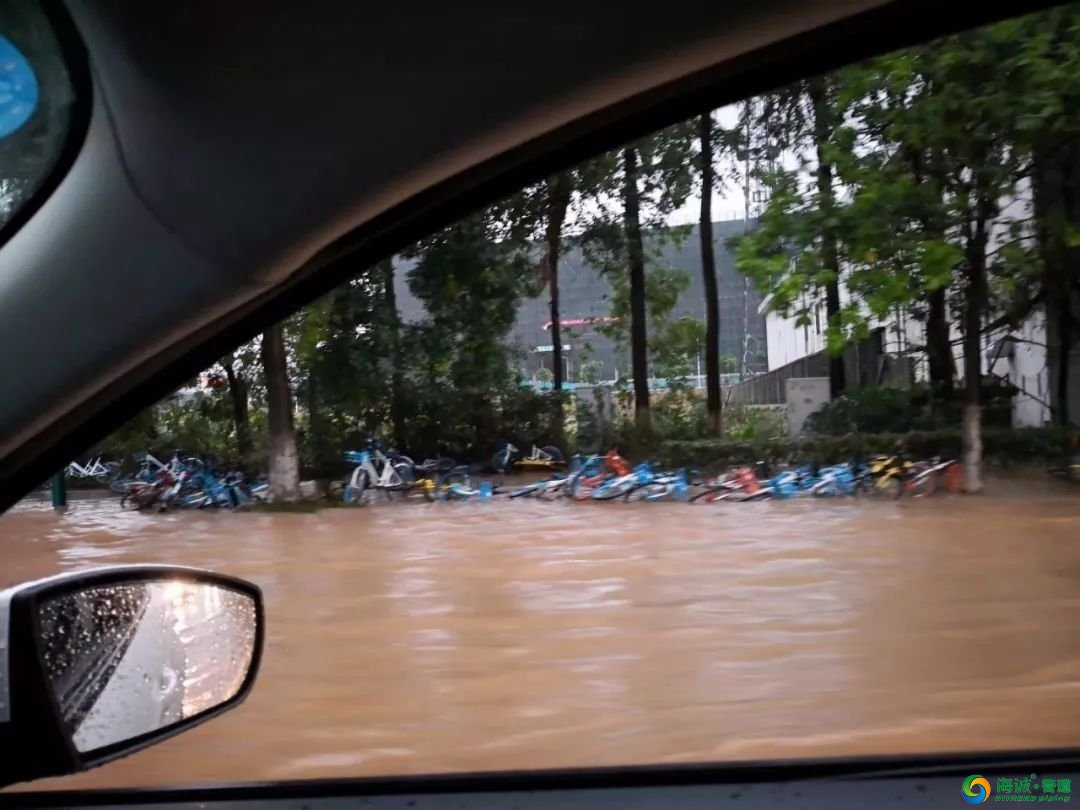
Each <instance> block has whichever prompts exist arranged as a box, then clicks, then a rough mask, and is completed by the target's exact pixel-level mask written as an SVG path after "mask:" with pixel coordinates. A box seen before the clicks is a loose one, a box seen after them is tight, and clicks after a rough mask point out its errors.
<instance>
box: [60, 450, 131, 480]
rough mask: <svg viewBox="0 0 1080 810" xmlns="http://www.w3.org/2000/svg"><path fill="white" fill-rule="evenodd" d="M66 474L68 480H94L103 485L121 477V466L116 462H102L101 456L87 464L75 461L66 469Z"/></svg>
mask: <svg viewBox="0 0 1080 810" xmlns="http://www.w3.org/2000/svg"><path fill="white" fill-rule="evenodd" d="M64 474H65V475H66V476H67V477H68V478H78V479H88V478H92V479H94V480H95V481H98V482H100V483H102V484H106V483H108V482H109V481H112V480H114V479H115V478H116V477H117V476H118V475H120V465H119V464H118V463H116V462H115V461H102V460H101V456H100V455H99V456H98V457H97V458H95V459H93V460H92V461H88V462H87V463H86V464H80V463H79V462H77V461H73V462H71V463H70V464H68V465H67V467H65V468H64Z"/></svg>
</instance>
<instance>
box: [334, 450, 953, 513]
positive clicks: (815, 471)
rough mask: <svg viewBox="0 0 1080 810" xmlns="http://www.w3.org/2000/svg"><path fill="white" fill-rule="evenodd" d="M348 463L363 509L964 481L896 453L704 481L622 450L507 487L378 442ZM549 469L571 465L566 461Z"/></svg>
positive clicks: (770, 494) (912, 489) (717, 496)
mask: <svg viewBox="0 0 1080 810" xmlns="http://www.w3.org/2000/svg"><path fill="white" fill-rule="evenodd" d="M345 458H346V460H347V461H349V462H350V463H352V464H354V465H355V467H354V469H353V472H352V475H351V476H350V478H349V480H348V481H347V482H342V483H341V485H340V487H341V495H342V498H343V500H344V502H345V503H347V504H353V503H361V502H363V501H364V500H365V499H366V498H368V497H370V495H371V494H372V493H373V492H375V491H382V492H384V493H385V494H386V496H387V497H394V496H395V495H400V496H402V497H404V498H409V497H420V498H423V499H424V500H427V501H467V500H471V499H479V500H490V499H492V498H495V497H506V498H509V499H518V498H538V499H542V500H558V499H561V498H568V499H573V500H578V501H584V500H595V501H616V500H623V501H664V500H674V501H687V502H691V503H697V502H706V503H709V502H718V501H760V500H771V499H786V498H795V497H816V498H835V497H844V496H852V497H854V496H863V497H873V498H882V499H886V498H887V499H897V498H901V497H912V498H922V497H926V496H928V495H931V494H933V493H934V492H935V491H937V490H938V489H939V488H940V487H944V488H947V489H949V490H952V491H958V490H959V488H960V486H961V477H962V476H961V469H960V466H959V465H958V464H957V463H956V461H955V460H951V459H949V460H943V459H940V458H934V459H928V460H918V461H916V460H911V459H908V458H905V457H902V456H901V455H899V454H897V455H882V456H877V457H874V458H872V459H870V460H868V461H865V462H848V463H842V464H834V465H828V466H814V465H803V466H798V467H791V468H785V469H782V470H779V471H775V472H774V471H772V470H770V469H769V467H768V465H766V464H764V463H760V462H759V463H757V464H754V465H748V466H742V467H736V468H735V469H732V470H730V471H729V472H727V473H724V474H722V475H719V476H715V477H711V478H701V477H700V476H699V474H698V473H697V471H695V470H687V469H678V470H665V469H662V468H659V467H658V466H657V465H655V464H653V463H652V462H648V461H646V462H642V463H640V464H637V465H631V464H630V462H628V461H627V460H626V459H625V458H623V457H622V456H621V455H620V454H619V453H618V451H616V450H611V451H609V452H608V453H606V454H604V455H599V454H596V455H590V456H574V457H573V458H572V459H571V460H570V462H569V465H568V466H569V469H568V470H567V471H565V472H553V473H552V474H551V475H550V476H548V477H546V478H542V479H539V480H535V481H531V482H529V483H526V484H520V485H515V486H508V485H507V484H506V483H505V482H504V483H501V484H500V483H493V482H492V481H488V480H478V477H477V473H476V471H475V470H474V469H473V468H470V467H467V466H462V465H456V464H454V462H453V461H452V460H450V459H446V458H436V459H427V460H425V461H423V462H421V463H419V464H418V463H416V462H414V461H413V460H412V459H411V458H409V457H408V456H404V455H401V454H398V453H395V452H394V451H392V450H385V449H384V448H383V447H382V446H381V445H379V444H378V443H377V442H369V443H368V446H367V448H366V449H365V450H362V451H349V452H347V453H346V454H345ZM547 465H548V466H550V467H555V466H560V465H562V466H566V465H565V464H564V462H562V461H561V459H560V460H559V461H549V462H547ZM496 469H497V471H498V470H499V468H498V467H496ZM504 469H505V468H504Z"/></svg>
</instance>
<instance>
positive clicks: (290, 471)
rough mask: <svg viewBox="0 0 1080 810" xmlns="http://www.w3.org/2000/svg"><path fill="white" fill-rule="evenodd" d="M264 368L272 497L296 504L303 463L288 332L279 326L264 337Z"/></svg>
mask: <svg viewBox="0 0 1080 810" xmlns="http://www.w3.org/2000/svg"><path fill="white" fill-rule="evenodd" d="M262 365H263V374H264V376H265V377H266V401H267V421H268V422H269V426H270V496H271V497H272V498H273V500H275V501H295V500H297V499H298V498H299V497H300V459H299V456H298V454H297V452H296V430H295V427H294V425H293V412H292V391H291V390H290V389H289V369H288V363H287V360H286V356H285V330H284V327H283V326H282V325H281V324H280V323H279V324H276V325H274V326H272V327H270V328H269V329H267V330H266V331H265V332H264V333H263V340H262Z"/></svg>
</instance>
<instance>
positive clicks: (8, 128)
mask: <svg viewBox="0 0 1080 810" xmlns="http://www.w3.org/2000/svg"><path fill="white" fill-rule="evenodd" d="M37 105H38V83H37V77H36V76H34V69H33V68H31V67H30V63H29V62H27V61H26V57H25V56H23V55H22V53H21V52H20V51H19V49H18V48H16V47H15V46H14V45H13V44H12V43H11V40H10V39H8V38H7V37H5V36H4V35H3V34H0V138H6V137H8V136H9V135H11V134H12V133H14V132H17V131H18V130H19V128H20V127H22V125H23V124H25V123H26V122H27V121H29V120H30V116H31V115H33V114H34V110H35V109H36V108H37Z"/></svg>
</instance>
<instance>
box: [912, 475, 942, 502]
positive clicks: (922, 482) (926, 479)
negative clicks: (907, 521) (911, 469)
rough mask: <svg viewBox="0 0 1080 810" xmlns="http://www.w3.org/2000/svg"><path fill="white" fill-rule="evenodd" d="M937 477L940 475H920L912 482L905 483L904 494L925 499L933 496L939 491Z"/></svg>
mask: <svg viewBox="0 0 1080 810" xmlns="http://www.w3.org/2000/svg"><path fill="white" fill-rule="evenodd" d="M937 477H938V474H937V473H936V472H932V471H927V472H923V473H919V474H918V475H916V476H915V477H914V478H912V479H911V480H910V481H905V482H904V494H905V495H910V496H911V497H912V498H925V497H926V496H927V495H933V494H934V491H935V490H936V489H937Z"/></svg>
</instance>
